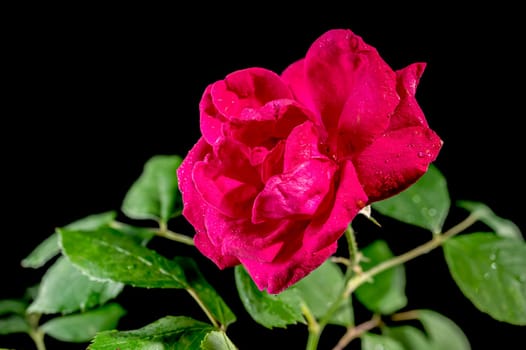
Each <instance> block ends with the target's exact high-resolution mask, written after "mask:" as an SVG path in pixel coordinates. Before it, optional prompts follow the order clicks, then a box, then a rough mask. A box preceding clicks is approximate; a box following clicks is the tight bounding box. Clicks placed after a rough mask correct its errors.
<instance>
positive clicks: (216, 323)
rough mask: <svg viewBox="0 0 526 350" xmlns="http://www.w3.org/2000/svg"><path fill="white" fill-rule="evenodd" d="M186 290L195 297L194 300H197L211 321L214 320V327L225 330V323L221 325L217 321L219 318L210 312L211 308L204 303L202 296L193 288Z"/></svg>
mask: <svg viewBox="0 0 526 350" xmlns="http://www.w3.org/2000/svg"><path fill="white" fill-rule="evenodd" d="M186 291H187V292H188V293H189V294H190V295H191V296H192V298H194V300H195V301H196V302H197V304H198V305H199V306H200V307H201V309H202V310H203V311H204V312H205V314H206V317H208V319H209V320H210V322H212V325H213V326H214V327H217V328H219V329H221V330H225V329H224V328H225V327H224V326H223V325H221V326H220V325H219V323H218V322H217V320H216V319H215V318H214V316H212V314H211V313H210V310H208V309H207V307H206V306H205V304H204V303H203V301H202V300H201V298H199V295H197V293H196V292H195V290H193V289H192V288H187V289H186Z"/></svg>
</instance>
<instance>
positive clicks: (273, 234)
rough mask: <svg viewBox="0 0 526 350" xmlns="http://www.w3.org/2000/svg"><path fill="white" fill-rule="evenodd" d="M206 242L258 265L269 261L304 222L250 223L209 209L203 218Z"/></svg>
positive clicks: (225, 252) (303, 226)
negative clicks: (256, 262)
mask: <svg viewBox="0 0 526 350" xmlns="http://www.w3.org/2000/svg"><path fill="white" fill-rule="evenodd" d="M205 225H206V227H207V229H208V232H213V234H210V235H209V239H210V241H211V242H212V243H213V244H214V245H215V246H217V247H221V253H222V254H225V255H232V256H236V257H238V258H251V259H253V260H255V261H258V262H272V261H273V260H275V258H276V256H277V255H278V253H279V252H280V250H281V249H283V246H284V245H288V244H289V241H290V232H296V231H299V232H301V231H302V230H303V229H304V228H305V226H306V225H307V222H306V221H303V222H300V221H288V220H279V221H266V222H262V223H260V224H253V223H252V222H250V220H246V219H234V218H230V217H227V216H225V215H223V214H221V213H220V212H218V211H214V210H210V211H209V212H208V213H207V214H206V217H205Z"/></svg>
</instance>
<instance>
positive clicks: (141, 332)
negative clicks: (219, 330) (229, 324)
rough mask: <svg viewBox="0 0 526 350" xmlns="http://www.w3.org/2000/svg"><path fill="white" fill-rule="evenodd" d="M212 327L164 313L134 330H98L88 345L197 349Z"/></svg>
mask: <svg viewBox="0 0 526 350" xmlns="http://www.w3.org/2000/svg"><path fill="white" fill-rule="evenodd" d="M214 330H215V329H214V327H212V326H211V325H209V324H207V323H203V322H199V321H196V320H194V319H192V318H189V317H184V316H167V317H164V318H161V319H159V320H157V321H155V322H153V323H151V324H149V325H146V326H144V327H142V328H139V329H137V330H131V331H120V332H119V331H105V332H101V333H99V334H97V335H96V336H95V339H94V340H93V342H92V343H91V344H90V345H89V346H88V349H89V350H115V349H120V350H137V349H145V350H146V349H151V350H154V349H159V350H161V349H165V350H186V349H199V348H200V346H201V343H202V341H203V339H204V338H205V336H206V335H207V334H208V333H209V332H211V331H214Z"/></svg>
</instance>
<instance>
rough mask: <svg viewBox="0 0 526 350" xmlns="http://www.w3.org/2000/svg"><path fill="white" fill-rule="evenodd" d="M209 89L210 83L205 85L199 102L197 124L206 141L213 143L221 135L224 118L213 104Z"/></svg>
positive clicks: (210, 87) (210, 88)
mask: <svg viewBox="0 0 526 350" xmlns="http://www.w3.org/2000/svg"><path fill="white" fill-rule="evenodd" d="M211 90H212V85H209V86H207V88H206V89H205V92H204V93H203V96H202V97H201V101H200V102H199V116H200V118H199V126H200V128H201V133H202V135H203V137H204V138H205V140H206V142H208V143H209V144H211V145H213V144H215V143H216V141H217V140H218V139H219V138H220V137H221V136H223V133H222V125H223V123H224V122H225V120H226V119H225V118H224V117H223V116H222V115H221V114H219V112H218V111H217V109H216V107H215V106H214V104H213V102H212V96H211V95H210V92H211Z"/></svg>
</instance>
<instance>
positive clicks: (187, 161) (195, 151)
mask: <svg viewBox="0 0 526 350" xmlns="http://www.w3.org/2000/svg"><path fill="white" fill-rule="evenodd" d="M211 150H212V148H211V147H210V145H208V144H207V143H206V141H205V139H204V138H200V139H199V140H198V141H197V143H196V144H195V145H194V146H193V147H192V149H190V151H189V152H188V154H187V155H186V157H185V158H184V159H183V162H182V163H181V165H179V168H178V169H177V179H178V184H179V189H180V191H181V196H182V199H183V212H182V214H183V216H184V217H185V218H186V219H187V220H188V221H189V222H190V223H191V224H192V225H193V226H194V228H195V229H196V231H203V230H204V229H205V225H204V219H203V213H204V212H205V210H206V206H207V205H206V203H205V202H204V201H203V199H202V198H201V195H200V194H199V192H197V190H196V189H195V185H194V181H193V177H192V169H193V167H194V165H195V164H196V163H197V162H199V161H200V160H201V159H203V158H204V157H205V155H206V154H207V153H209V152H211Z"/></svg>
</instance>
